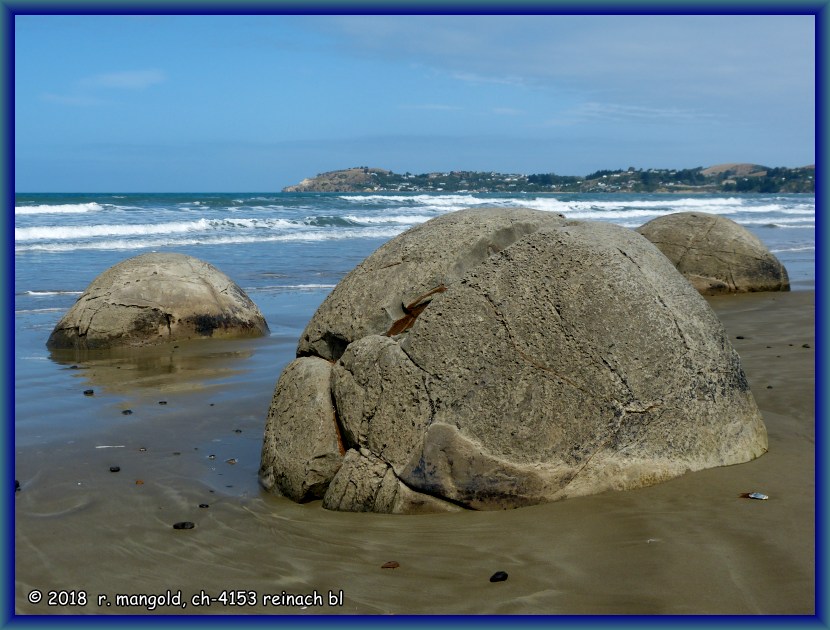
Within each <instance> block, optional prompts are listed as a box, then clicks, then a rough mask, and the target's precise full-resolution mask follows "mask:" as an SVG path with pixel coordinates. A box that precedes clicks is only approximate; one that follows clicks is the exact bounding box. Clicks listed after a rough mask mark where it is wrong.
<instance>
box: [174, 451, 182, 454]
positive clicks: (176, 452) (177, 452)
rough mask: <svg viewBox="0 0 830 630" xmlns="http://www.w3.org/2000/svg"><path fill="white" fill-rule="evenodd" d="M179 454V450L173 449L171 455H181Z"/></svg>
mask: <svg viewBox="0 0 830 630" xmlns="http://www.w3.org/2000/svg"><path fill="white" fill-rule="evenodd" d="M181 454H182V452H181V451H173V455H181Z"/></svg>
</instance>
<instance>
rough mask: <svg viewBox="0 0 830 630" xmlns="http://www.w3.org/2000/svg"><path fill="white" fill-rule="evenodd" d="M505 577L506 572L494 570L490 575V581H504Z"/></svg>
mask: <svg viewBox="0 0 830 630" xmlns="http://www.w3.org/2000/svg"><path fill="white" fill-rule="evenodd" d="M506 579H507V573H505V572H504V571H496V572H495V573H494V574H493V575H491V576H490V581H491V582H504V581H505V580H506Z"/></svg>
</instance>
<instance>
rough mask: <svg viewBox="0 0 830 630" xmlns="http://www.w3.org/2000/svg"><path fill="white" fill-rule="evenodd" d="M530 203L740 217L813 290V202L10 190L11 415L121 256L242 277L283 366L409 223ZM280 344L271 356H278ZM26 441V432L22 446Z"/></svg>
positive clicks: (56, 367)
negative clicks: (86, 298)
mask: <svg viewBox="0 0 830 630" xmlns="http://www.w3.org/2000/svg"><path fill="white" fill-rule="evenodd" d="M486 205H495V206H504V207H512V206H524V207H530V208H535V209H539V210H544V211H550V212H558V213H562V214H564V215H565V216H566V217H568V218H571V219H585V220H597V221H609V222H612V223H617V224H619V225H622V226H626V227H630V228H635V227H638V226H639V225H642V224H643V223H645V222H647V221H649V220H651V219H653V218H655V217H658V216H661V215H664V214H668V213H672V212H680V211H689V210H700V211H705V212H710V213H716V214H720V215H723V216H725V217H728V218H730V219H732V220H734V221H737V222H738V223H740V224H741V225H744V226H746V227H747V228H748V229H749V230H751V231H752V232H753V233H755V234H756V235H757V236H758V237H759V238H760V239H761V240H762V241H763V242H764V243H765V244H766V245H767V246H768V247H769V248H770V249H771V250H772V251H773V252H774V253H775V254H776V255H777V256H778V258H779V259H780V260H781V261H782V262H783V263H784V265H785V266H786V267H787V269H788V271H789V274H790V279H791V283H792V287H793V289H794V290H799V289H802V290H803V289H812V288H813V287H814V284H815V197H814V196H812V195H729V196H716V195H705V196H704V195H701V196H682V195H653V194H652V195H648V194H641V195H524V194H517V195H481V194H407V195H400V194H331V193H329V194H309V193H305V194H286V193H256V194H241V193H230V194H216V193H209V194H208V193H181V194H87V195H84V194H18V195H16V199H15V233H14V262H15V285H14V325H15V384H16V387H15V392H16V412H17V413H16V416H17V420H18V428H20V423H21V422H23V421H25V420H26V419H27V416H29V417H30V418H29V420H31V416H33V415H37V413H36V409H32V408H31V405H32V403H31V401H30V396H29V395H28V394H27V384H32V385H33V386H44V383H48V382H49V379H50V378H51V379H53V380H54V381H55V384H60V383H61V382H62V381H61V379H64V378H65V372H63V371H62V370H65V368H66V367H67V366H65V365H62V364H60V363H59V362H56V361H54V360H52V358H51V355H50V353H49V352H48V351H47V349H46V347H45V342H46V339H47V338H48V336H49V333H50V332H51V330H52V328H53V327H54V325H55V324H56V323H57V321H58V320H59V319H60V317H61V316H62V315H63V313H64V312H65V311H66V310H67V309H69V308H70V307H71V305H72V304H73V303H74V302H75V300H76V299H77V298H78V296H79V295H80V294H81V293H82V292H83V291H84V289H85V288H86V287H87V285H88V284H89V283H90V282H91V281H92V280H93V279H94V278H95V277H96V276H97V275H98V274H100V273H101V272H103V271H104V270H106V269H107V268H109V267H110V266H112V265H114V264H116V263H118V262H120V261H121V260H124V259H126V258H129V257H132V256H136V255H139V254H142V253H146V252H153V251H174V252H180V253H184V254H189V255H192V256H195V257H197V258H200V259H203V260H206V261H208V262H210V263H211V264H213V265H214V266H216V267H217V268H219V269H220V270H222V271H223V272H224V273H226V274H227V275H229V276H230V277H231V278H232V279H233V280H234V281H236V282H237V283H238V284H239V285H240V286H241V287H242V288H243V289H244V290H245V291H246V292H247V293H248V295H249V296H250V297H251V299H252V300H253V301H254V302H255V303H256V304H257V305H258V306H259V307H260V309H261V310H262V311H263V314H264V315H265V317H266V320H267V321H268V323H269V326H270V327H271V337H270V339H269V340H266V341H265V342H262V343H265V344H268V343H271V344H276V345H275V346H274V348H272V349H271V351H272V352H273V353H276V355H273V356H272V359H271V361H272V363H273V364H275V365H274V368H273V373H272V374H271V376H270V377H269V378H273V379H275V378H276V375H277V374H278V373H279V372H278V370H279V369H281V366H282V365H283V364H284V363H285V362H287V361H288V360H290V359H291V353H292V349H293V347H294V344H296V340H297V338H298V336H299V334H300V332H301V331H302V329H303V327H304V325H305V322H306V321H307V320H308V319H309V317H310V316H311V315H312V313H313V312H314V310H315V309H316V308H317V306H318V305H319V304H320V302H322V300H323V299H324V298H325V296H326V295H327V294H328V292H329V291H330V290H331V289H332V288H333V287H334V286H335V285H336V284H337V282H338V281H339V280H340V279H341V278H342V277H343V276H344V275H345V274H346V273H347V272H348V271H349V270H351V269H352V268H353V267H354V266H355V265H356V264H358V263H359V262H360V261H361V260H363V259H364V258H365V257H366V256H368V255H369V254H370V253H371V252H372V251H374V250H375V249H376V248H377V247H379V246H380V245H381V244H383V243H384V242H386V241H387V240H389V239H390V238H392V237H394V236H395V235H397V234H399V233H401V232H403V231H404V230H406V229H407V228H409V227H412V226H414V225H417V224H419V223H422V222H424V221H427V220H429V219H431V218H433V217H436V216H439V215H441V214H444V213H447V212H451V211H454V210H458V209H461V208H467V207H475V206H486ZM277 346H278V349H277ZM18 437H20V436H18Z"/></svg>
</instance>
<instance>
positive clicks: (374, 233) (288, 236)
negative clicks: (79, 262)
mask: <svg viewBox="0 0 830 630" xmlns="http://www.w3.org/2000/svg"><path fill="white" fill-rule="evenodd" d="M404 229H405V228H404V227H394V228H385V229H381V228H356V229H351V230H336V231H335V230H324V229H318V230H311V229H309V230H302V231H297V232H288V233H284V234H268V233H265V232H263V233H262V234H261V235H258V234H255V235H245V234H236V235H228V236H216V235H214V234H206V235H204V236H203V237H202V238H176V239H136V240H125V239H112V240H105V241H103V240H102V241H93V242H86V243H83V242H82V243H32V244H28V245H19V246H15V248H14V251H15V253H23V252H28V251H44V252H66V251H76V250H105V249H110V250H130V249H152V248H157V247H168V246H171V245H175V246H177V247H180V246H186V245H205V246H210V245H233V244H244V243H273V242H295V241H296V242H302V241H307V242H314V241H331V240H344V239H352V238H392V237H393V236H397V235H398V234H400V233H401V232H402V231H403V230H404Z"/></svg>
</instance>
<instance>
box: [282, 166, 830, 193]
mask: <svg viewBox="0 0 830 630" xmlns="http://www.w3.org/2000/svg"><path fill="white" fill-rule="evenodd" d="M815 170H816V169H815V165H812V164H811V165H809V166H803V167H800V168H787V167H775V168H771V167H768V166H762V165H760V164H742V163H729V164H718V165H715V166H710V167H708V168H704V167H702V166H698V167H696V168H688V169H655V168H650V169H642V168H640V169H635V168H634V167H633V166H631V167H629V168H628V169H626V170H601V171H596V172H594V173H590V174H588V175H586V176H584V177H579V176H575V175H557V174H555V173H539V174H532V175H526V174H515V173H514V174H505V173H495V172H477V171H449V172H443V173H422V174H417V175H416V174H413V173H409V172H407V173H403V174H399V173H393V172H392V171H390V170H386V169H382V168H370V167H368V166H357V167H353V168H347V169H343V170H339V171H329V172H327V173H320V174H319V175H317V176H316V177H311V178H308V179H304V180H303V181H301V182H300V183H299V184H296V185H294V186H286V187H285V188H283V192H338V193H350V192H352V193H354V192H358V193H365V192H459V193H491V192H493V193H500V192H583V193H594V192H610V193H613V192H618V193H619V192H623V193H625V192H663V193H672V192H677V193H685V194H690V193H720V192H761V193H811V192H815Z"/></svg>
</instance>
